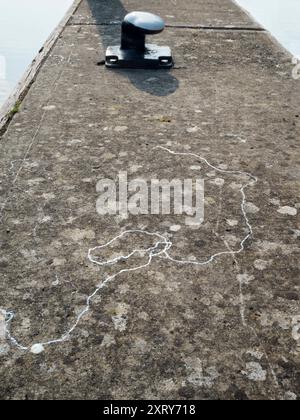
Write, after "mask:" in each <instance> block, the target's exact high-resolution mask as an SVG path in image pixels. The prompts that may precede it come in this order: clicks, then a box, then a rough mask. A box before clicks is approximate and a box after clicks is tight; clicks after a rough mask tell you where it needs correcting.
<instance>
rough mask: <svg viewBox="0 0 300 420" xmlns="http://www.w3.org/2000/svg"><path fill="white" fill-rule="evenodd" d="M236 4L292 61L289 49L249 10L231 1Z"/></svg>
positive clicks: (233, 0) (235, 1)
mask: <svg viewBox="0 0 300 420" xmlns="http://www.w3.org/2000/svg"><path fill="white" fill-rule="evenodd" d="M231 1H232V2H233V3H234V4H236V6H237V7H239V8H240V9H241V10H242V11H243V12H244V13H245V14H246V15H247V16H248V17H249V19H251V20H253V22H255V23H256V24H257V25H258V26H259V27H260V28H262V29H263V32H264V33H265V34H266V35H267V37H268V38H269V39H270V40H271V42H273V44H275V45H276V46H277V47H278V48H279V50H280V51H282V52H283V53H284V54H285V55H286V56H287V58H290V59H292V58H293V54H292V53H291V52H290V51H289V50H288V49H287V48H285V46H284V45H282V44H281V43H280V41H279V40H278V39H277V38H276V37H275V36H274V35H273V34H272V33H271V32H270V31H269V30H268V29H266V28H265V27H264V26H263V25H262V24H261V23H259V22H258V21H257V20H256V19H255V17H254V16H253V15H252V14H251V13H250V12H249V11H248V10H247V9H245V7H243V6H241V5H240V4H239V3H238V2H237V0H231Z"/></svg>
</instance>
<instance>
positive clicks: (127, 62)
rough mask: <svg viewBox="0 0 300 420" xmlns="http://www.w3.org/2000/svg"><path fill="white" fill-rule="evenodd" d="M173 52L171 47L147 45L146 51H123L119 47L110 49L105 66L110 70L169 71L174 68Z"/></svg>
mask: <svg viewBox="0 0 300 420" xmlns="http://www.w3.org/2000/svg"><path fill="white" fill-rule="evenodd" d="M173 64H174V62H173V58H172V52H171V49H170V48H169V47H159V46H157V45H153V44H146V51H145V52H143V53H141V52H139V51H136V50H122V49H121V48H120V47H119V46H113V47H108V48H107V50H106V56H105V65H106V67H108V68H131V69H163V68H164V69H169V68H171V67H173Z"/></svg>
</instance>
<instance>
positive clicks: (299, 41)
mask: <svg viewBox="0 0 300 420" xmlns="http://www.w3.org/2000/svg"><path fill="white" fill-rule="evenodd" d="M237 3H239V4H240V5H241V6H242V7H244V9H246V10H247V11H248V12H250V14H251V15H252V16H253V17H254V18H255V19H256V21H257V22H259V23H260V24H261V25H263V26H264V27H265V28H266V29H268V30H269V31H270V32H272V34H273V35H274V36H275V38H277V40H278V41H279V42H280V43H281V44H282V45H283V46H284V47H285V48H286V49H287V50H289V51H290V52H291V53H292V54H293V55H294V56H295V57H298V58H300V0H237Z"/></svg>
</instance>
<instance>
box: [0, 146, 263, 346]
mask: <svg viewBox="0 0 300 420" xmlns="http://www.w3.org/2000/svg"><path fill="white" fill-rule="evenodd" d="M156 148H159V149H161V150H164V151H166V152H168V153H170V154H172V155H176V156H185V157H192V158H197V159H200V160H201V161H203V162H204V163H206V165H208V166H209V167H210V168H212V169H213V170H215V171H217V172H219V173H223V174H228V175H241V176H247V177H249V178H250V181H249V182H247V183H246V184H245V185H243V186H242V187H241V189H240V192H241V195H242V203H241V210H242V214H243V217H244V220H245V224H246V226H247V227H248V230H249V232H248V233H247V235H246V236H245V237H244V238H243V239H242V241H241V242H240V247H239V249H238V250H235V251H234V250H231V249H230V250H228V251H223V252H218V253H216V254H214V255H211V256H210V257H208V258H207V259H206V260H204V261H190V260H179V259H175V258H173V257H172V256H171V255H170V253H169V251H170V250H171V248H172V246H173V243H172V242H171V241H170V240H169V239H168V238H166V237H165V236H163V235H161V234H160V233H153V232H148V231H147V230H142V229H136V230H134V229H133V230H126V231H124V232H122V233H120V234H119V235H117V236H115V237H114V238H113V239H111V240H110V241H108V242H107V243H105V244H104V245H99V246H96V247H94V248H91V249H89V251H88V255H87V258H88V260H89V261H90V262H91V263H92V264H96V265H98V266H101V267H105V266H112V265H114V264H117V263H118V262H119V261H121V260H123V261H126V260H129V259H130V258H131V257H133V256H134V255H136V254H139V255H142V256H146V255H147V256H148V260H147V262H146V263H145V264H142V265H138V266H136V267H132V268H125V269H122V270H120V271H118V272H117V273H115V274H113V275H111V276H108V277H107V278H106V279H105V280H104V281H103V282H102V283H101V284H100V285H99V286H97V287H96V289H95V290H94V291H93V293H92V294H91V295H89V296H88V297H87V299H86V305H85V307H84V309H83V310H82V311H81V312H80V313H79V315H78V316H77V318H76V320H75V322H74V324H73V325H72V326H71V327H70V328H69V330H67V332H66V333H64V334H63V335H62V336H61V337H59V338H56V339H53V340H49V341H46V342H43V343H34V344H32V345H31V346H23V345H21V344H20V343H19V342H18V340H17V339H16V338H14V337H13V336H12V334H11V332H10V325H11V323H12V320H13V318H14V313H13V312H12V311H6V310H3V309H0V313H1V314H2V315H3V316H4V318H5V334H6V338H7V340H8V341H10V342H11V344H12V345H13V346H15V347H17V348H18V349H20V350H23V351H31V352H32V353H34V354H39V353H41V352H42V351H44V349H45V347H46V346H49V345H52V344H59V343H63V342H65V341H66V340H68V339H69V338H70V336H71V334H72V333H73V332H74V330H75V329H76V328H77V326H78V325H79V323H80V321H81V320H82V318H83V317H84V316H85V315H86V314H87V313H88V312H89V311H90V308H91V304H92V300H93V298H94V297H95V296H96V295H97V294H99V292H100V291H101V290H102V289H104V288H105V287H106V286H107V285H109V284H110V283H112V282H113V281H114V280H115V279H116V278H117V277H119V276H120V275H122V274H124V273H129V272H134V271H138V270H142V269H145V268H147V267H149V266H150V265H151V263H152V260H153V259H154V258H160V259H165V260H169V261H171V262H173V263H176V264H183V265H198V266H204V265H207V264H210V263H211V262H213V261H214V260H216V259H217V258H218V257H220V256H224V255H237V254H240V253H241V252H243V251H244V250H245V243H246V242H247V241H248V239H250V237H252V235H253V228H252V226H251V224H250V221H249V219H248V216H247V213H246V208H245V206H246V193H245V190H246V189H247V188H248V187H250V186H253V185H254V184H255V183H256V182H257V181H258V179H257V178H256V177H255V176H253V175H251V174H250V173H247V172H242V171H233V170H224V169H220V168H218V167H216V166H214V165H212V164H211V163H210V162H208V160H207V159H205V158H204V157H202V156H200V155H197V154H194V153H181V152H174V151H172V150H170V149H168V148H166V147H163V146H157V147H156ZM156 148H155V149H156ZM136 234H141V235H145V236H148V237H152V238H155V239H156V240H157V242H156V243H155V245H154V246H152V247H149V248H147V249H139V248H137V249H134V250H133V251H131V252H130V253H129V254H127V255H121V256H119V257H116V258H113V259H111V260H104V261H99V259H97V258H95V257H93V253H94V252H95V251H99V250H104V249H105V248H107V247H108V246H110V245H112V244H113V243H114V242H116V241H118V240H120V239H122V238H124V237H125V236H126V235H136Z"/></svg>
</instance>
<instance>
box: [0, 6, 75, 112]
mask: <svg viewBox="0 0 300 420" xmlns="http://www.w3.org/2000/svg"><path fill="white" fill-rule="evenodd" d="M72 3H73V0H0V108H1V106H2V105H3V103H4V102H5V100H6V99H7V98H8V97H9V95H10V94H11V92H12V91H13V89H14V88H15V86H16V84H17V83H18V81H19V80H20V79H21V78H22V76H23V74H24V73H25V71H26V69H27V68H28V66H29V65H30V63H31V62H32V60H33V59H34V57H35V56H36V55H37V53H38V51H39V50H40V48H41V47H42V46H43V44H44V43H45V41H46V40H47V38H48V37H49V35H50V34H51V32H52V31H53V30H54V29H55V27H56V26H57V25H58V24H59V22H60V21H61V19H62V18H63V16H64V15H65V13H66V12H67V10H68V9H69V7H70V6H71V5H72Z"/></svg>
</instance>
